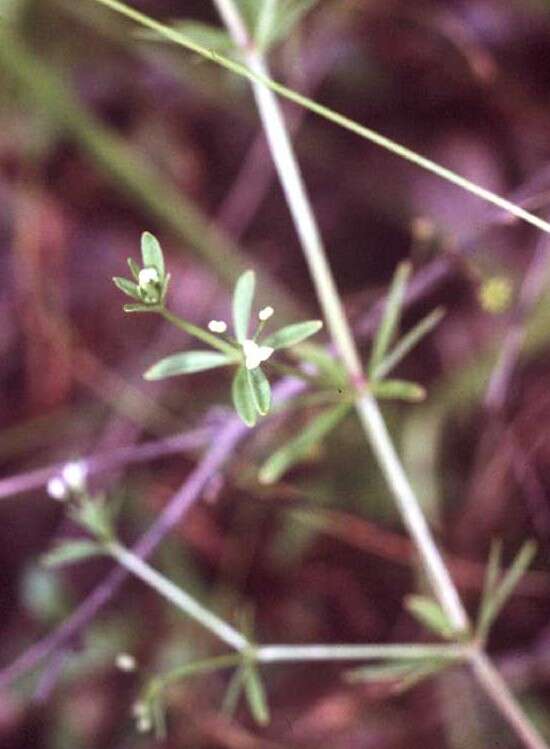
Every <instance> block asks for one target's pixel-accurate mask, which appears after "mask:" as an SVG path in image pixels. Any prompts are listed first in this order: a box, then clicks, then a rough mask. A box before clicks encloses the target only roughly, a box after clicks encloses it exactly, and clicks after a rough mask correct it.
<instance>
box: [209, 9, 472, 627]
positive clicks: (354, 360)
mask: <svg viewBox="0 0 550 749" xmlns="http://www.w3.org/2000/svg"><path fill="white" fill-rule="evenodd" d="M214 3H215V5H216V7H217V8H218V11H219V13H220V15H221V17H222V19H223V20H224V22H225V24H226V26H227V28H228V30H229V32H230V34H231V36H232V38H233V40H234V42H235V44H237V45H239V47H240V49H241V52H242V54H243V57H244V59H245V61H246V63H247V65H248V67H249V68H250V70H252V71H254V72H256V73H257V74H258V75H259V76H260V77H262V78H266V77H269V73H268V70H267V67H266V65H265V63H264V61H263V59H262V57H261V56H260V54H259V53H258V51H257V50H256V49H255V47H254V44H253V41H252V40H251V39H250V38H249V36H248V34H247V31H246V28H245V26H244V23H243V21H242V18H241V17H240V15H239V12H238V10H237V8H236V6H235V4H234V2H233V0H214ZM252 85H253V90H254V95H255V98H256V103H257V106H258V110H259V114H260V118H261V121H262V125H263V127H264V130H265V133H266V137H267V140H268V143H269V146H270V149H271V154H272V158H273V161H274V163H275V167H276V169H277V172H278V175H279V179H280V181H281V184H282V186H283V190H284V193H285V195H286V199H287V202H288V206H289V210H290V212H291V215H292V219H293V222H294V226H295V228H296V231H297V233H298V236H299V238H300V241H301V244H302V249H303V252H304V255H305V258H306V260H307V263H308V265H309V269H310V272H311V276H312V279H313V282H314V285H315V288H316V292H317V296H318V299H319V302H320V304H321V307H322V308H323V312H324V316H325V319H326V321H327V325H328V328H329V331H330V334H331V337H332V340H333V343H334V345H335V347H336V349H337V350H338V352H339V353H340V357H341V359H342V362H343V364H344V366H345V368H346V370H347V373H348V377H349V379H350V382H351V383H352V384H353V385H354V386H355V388H356V390H357V397H356V399H355V405H356V409H357V412H358V415H359V419H360V421H361V424H362V425H363V427H364V429H365V433H366V435H367V437H368V439H369V441H370V442H371V445H372V447H373V449H374V451H375V453H376V456H377V458H378V460H379V462H380V465H381V468H382V471H383V473H384V475H385V477H386V479H387V481H388V484H389V486H390V489H391V490H392V492H393V494H394V496H395V499H396V502H397V505H398V507H399V510H400V511H401V514H402V516H403V519H404V522H405V524H406V526H407V528H408V530H409V532H410V534H411V536H412V537H413V539H414V541H415V544H416V546H417V548H418V550H419V552H420V555H421V558H422V561H423V564H424V567H425V569H426V572H427V574H428V577H429V579H430V582H431V583H432V587H433V589H434V592H435V594H436V596H437V598H438V600H439V602H440V604H441V606H442V608H443V610H444V611H445V613H446V615H447V617H448V619H449V621H450V623H451V624H452V625H453V627H454V629H456V630H457V631H459V632H465V631H467V630H468V618H467V615H466V612H465V610H464V607H463V606H462V603H461V601H460V598H459V596H458V592H457V590H456V587H455V585H454V583H453V581H452V579H451V577H450V575H449V572H448V570H447V568H446V566H445V564H444V562H443V559H442V558H441V555H440V553H439V550H438V548H437V546H436V545H435V542H434V540H433V538H432V535H431V533H430V530H429V528H428V524H427V523H426V520H425V518H424V515H423V513H422V511H421V509H420V506H419V503H418V500H417V499H416V496H415V494H414V492H413V490H412V487H411V486H410V484H409V481H408V479H407V477H406V475H405V472H404V470H403V468H402V466H401V463H400V461H399V458H398V456H397V453H396V451H395V448H394V447H393V443H392V441H391V438H390V436H389V433H388V430H387V428H386V425H385V423H384V420H383V418H382V416H381V414H380V411H379V408H378V405H377V403H376V401H375V399H374V398H373V396H372V395H371V394H370V393H369V392H368V391H367V390H366V388H365V387H364V375H363V371H362V366H361V360H360V358H359V353H358V351H357V347H356V345H355V341H354V338H353V335H352V333H351V328H350V326H349V323H348V321H347V319H346V315H345V312H344V308H343V305H342V303H341V301H340V296H339V294H338V291H337V289H336V284H335V282H334V279H333V276H332V272H331V270H330V266H329V264H328V261H327V257H326V252H325V249H324V247H323V242H322V239H321V235H320V232H319V229H318V225H317V221H316V219H315V216H314V214H313V211H312V208H311V203H310V200H309V197H308V195H307V192H306V189H305V186H304V182H303V179H302V175H301V173H300V169H299V166H298V163H297V160H296V157H295V155H294V150H293V148H292V145H291V143H290V139H289V136H288V131H287V128H286V125H285V122H284V119H283V115H282V112H281V109H280V107H279V103H278V101H277V99H276V97H275V96H274V95H273V92H272V91H271V90H270V89H268V88H266V86H265V85H263V83H259V82H258V81H257V80H256V79H253V81H252Z"/></svg>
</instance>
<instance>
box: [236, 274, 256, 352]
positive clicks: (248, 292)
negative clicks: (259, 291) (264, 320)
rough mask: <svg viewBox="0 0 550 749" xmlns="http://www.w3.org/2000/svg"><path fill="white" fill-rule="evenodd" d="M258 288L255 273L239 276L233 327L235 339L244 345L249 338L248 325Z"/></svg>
mask: <svg viewBox="0 0 550 749" xmlns="http://www.w3.org/2000/svg"><path fill="white" fill-rule="evenodd" d="M255 288H256V275H255V273H254V271H252V270H247V271H246V272H245V273H243V274H242V276H239V278H238V279H237V283H236V284H235V291H234V292H233V327H234V329H235V338H236V339H237V340H238V341H239V343H242V342H243V341H244V340H245V338H247V337H248V325H249V323H250V313H251V311H252V302H253V301H254V290H255Z"/></svg>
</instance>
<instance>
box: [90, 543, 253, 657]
mask: <svg viewBox="0 0 550 749" xmlns="http://www.w3.org/2000/svg"><path fill="white" fill-rule="evenodd" d="M105 548H106V550H107V551H108V553H109V554H110V555H111V556H112V557H113V558H114V559H116V561H117V562H118V563H119V564H120V565H122V567H124V568H125V569H127V570H128V571H129V572H131V573H132V574H134V575H135V576H136V577H139V579H140V580H143V582H144V583H147V585H149V586H150V587H151V588H153V589H154V590H156V591H157V593H159V594H160V595H161V596H163V597H164V598H166V599H167V600H168V601H170V603H172V604H174V606H176V607H177V608H179V609H180V610H181V611H183V612H184V613H185V614H187V616H190V617H191V618H192V619H195V621H197V622H199V624H201V625H202V626H203V627H204V628H205V629H207V630H209V631H210V632H212V634H214V635H216V637H218V638H219V639H220V640H223V642H225V643H227V644H228V645H230V646H231V647H232V648H234V649H235V650H238V651H239V652H242V651H243V650H248V649H249V648H250V647H251V645H250V643H249V642H248V640H247V639H246V637H243V635H241V633H240V632H237V630H236V629H234V628H233V627H232V626H231V625H230V624H227V622H225V621H224V620H223V619H220V617H219V616H216V614H213V613H212V612H211V611H209V610H208V609H207V608H205V607H204V606H202V604H200V603H199V602H198V601H196V600H195V599H194V598H193V597H192V596H190V595H188V594H187V593H186V592H185V591H183V590H182V589H181V588H178V586H177V585H174V583H172V582H171V581H170V580H168V579H167V578H166V577H164V576H163V575H161V574H160V573H159V572H157V571H156V570H155V569H153V567H151V566H150V565H148V564H147V563H146V562H144V561H143V560H142V559H140V558H139V557H138V556H136V555H135V554H133V553H132V552H131V551H129V550H128V549H126V548H125V547H124V546H122V545H121V544H119V543H117V542H112V543H109V544H106V545H105Z"/></svg>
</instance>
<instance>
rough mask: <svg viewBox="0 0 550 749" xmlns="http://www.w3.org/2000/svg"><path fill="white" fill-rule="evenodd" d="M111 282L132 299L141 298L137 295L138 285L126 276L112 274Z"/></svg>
mask: <svg viewBox="0 0 550 749" xmlns="http://www.w3.org/2000/svg"><path fill="white" fill-rule="evenodd" d="M113 283H114V284H115V286H116V287H117V289H120V291H122V292H124V294H126V295H127V296H130V297H132V299H141V297H140V295H139V286H138V285H137V284H136V283H134V282H133V281H129V280H128V279H127V278H122V276H113Z"/></svg>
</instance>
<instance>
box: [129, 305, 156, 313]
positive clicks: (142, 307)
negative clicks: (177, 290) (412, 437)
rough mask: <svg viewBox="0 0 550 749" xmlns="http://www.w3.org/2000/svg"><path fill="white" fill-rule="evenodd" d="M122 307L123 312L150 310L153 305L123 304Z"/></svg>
mask: <svg viewBox="0 0 550 749" xmlns="http://www.w3.org/2000/svg"><path fill="white" fill-rule="evenodd" d="M122 309H123V310H124V312H151V310H153V309H154V306H150V305H147V304H125V305H124V307H123V308H122Z"/></svg>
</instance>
